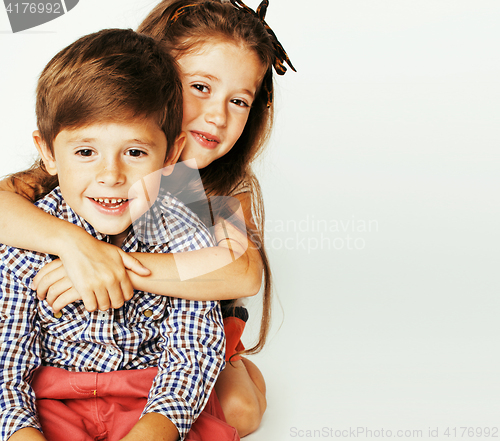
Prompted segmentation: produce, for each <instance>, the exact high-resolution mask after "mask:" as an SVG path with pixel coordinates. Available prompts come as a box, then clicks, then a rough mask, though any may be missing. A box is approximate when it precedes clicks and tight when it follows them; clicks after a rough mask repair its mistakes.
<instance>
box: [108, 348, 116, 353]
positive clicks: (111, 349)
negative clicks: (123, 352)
mask: <svg viewBox="0 0 500 441" xmlns="http://www.w3.org/2000/svg"><path fill="white" fill-rule="evenodd" d="M107 351H108V353H110V354H114V353H115V350H114V349H113V348H108V349H107Z"/></svg>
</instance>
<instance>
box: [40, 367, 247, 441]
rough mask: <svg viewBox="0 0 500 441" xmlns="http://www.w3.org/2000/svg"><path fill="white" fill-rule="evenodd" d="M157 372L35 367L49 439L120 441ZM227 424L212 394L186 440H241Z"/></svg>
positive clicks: (44, 425) (134, 421) (131, 423)
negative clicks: (82, 370)
mask: <svg viewBox="0 0 500 441" xmlns="http://www.w3.org/2000/svg"><path fill="white" fill-rule="evenodd" d="M156 372H157V369H156V368H148V369H140V370H128V371H115V372H107V373H99V374H98V373H94V372H69V371H66V370H64V369H59V368H54V367H41V368H39V369H37V370H36V371H35V374H34V377H33V381H32V386H33V389H34V391H35V394H36V397H37V408H38V413H39V418H40V423H41V425H42V428H43V431H44V434H45V437H46V438H47V439H48V440H49V441H68V440H71V441H101V440H102V441H104V440H106V441H118V440H119V439H121V438H123V437H124V436H125V435H126V434H127V433H128V432H129V431H130V429H132V427H133V426H134V424H135V423H136V422H137V421H138V420H139V417H140V415H141V413H142V410H143V409H144V406H145V405H146V401H147V396H148V392H149V389H150V388H151V384H152V382H153V379H154V377H155V376H156ZM225 421H226V420H225V418H224V414H223V413H222V408H221V406H220V403H219V400H218V399H217V396H216V395H215V392H213V393H212V395H211V396H210V398H209V400H208V403H207V405H206V407H205V410H204V411H203V412H202V413H201V415H200V416H199V418H198V419H197V420H196V421H195V423H194V424H193V426H192V427H191V430H190V431H189V433H188V435H187V437H186V438H185V440H186V441H238V440H239V439H240V438H239V436H238V433H237V431H236V429H235V428H234V427H231V426H230V425H229V424H227V423H226V422H225Z"/></svg>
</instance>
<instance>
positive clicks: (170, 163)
mask: <svg viewBox="0 0 500 441" xmlns="http://www.w3.org/2000/svg"><path fill="white" fill-rule="evenodd" d="M186 138H187V135H186V132H181V134H180V135H179V136H178V137H177V139H176V140H175V141H174V145H173V146H171V147H169V150H170V153H169V154H168V157H167V159H165V163H164V164H163V169H162V171H161V174H162V175H163V176H169V175H170V174H171V173H172V172H173V171H174V166H175V164H176V163H177V161H178V160H179V157H180V156H181V153H182V149H183V148H184V145H185V144H186Z"/></svg>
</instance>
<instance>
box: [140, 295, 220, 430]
mask: <svg viewBox="0 0 500 441" xmlns="http://www.w3.org/2000/svg"><path fill="white" fill-rule="evenodd" d="M161 332H162V337H163V339H164V348H163V349H164V350H163V353H162V355H161V357H160V361H159V364H158V374H157V376H156V378H155V380H154V382H153V386H152V388H151V391H150V393H149V397H148V403H147V405H146V407H145V409H144V412H143V414H146V413H151V412H157V413H160V414H162V415H164V416H166V417H167V418H168V419H169V420H170V421H172V422H173V423H174V424H175V426H176V427H177V429H178V431H179V435H180V437H181V439H184V437H185V436H186V434H187V432H188V431H189V429H190V427H191V424H192V423H193V422H194V421H195V420H196V418H197V417H198V416H199V414H200V412H201V411H202V410H203V408H204V406H205V404H206V402H207V400H208V397H209V396H210V393H211V391H212V388H213V386H214V384H215V381H216V379H217V377H218V375H219V373H220V371H221V370H222V368H223V367H224V349H225V348H224V346H225V340H224V331H223V325H222V316H221V313H220V306H219V303H218V302H200V301H190V300H184V299H177V298H171V299H170V304H169V307H168V317H167V319H166V320H165V321H164V322H163V324H162V329H161Z"/></svg>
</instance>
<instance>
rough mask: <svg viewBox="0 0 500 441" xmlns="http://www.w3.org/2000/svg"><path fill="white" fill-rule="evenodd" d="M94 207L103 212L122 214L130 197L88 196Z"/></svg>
mask: <svg viewBox="0 0 500 441" xmlns="http://www.w3.org/2000/svg"><path fill="white" fill-rule="evenodd" d="M88 199H89V200H90V201H91V202H93V203H94V204H95V206H96V208H97V209H98V210H99V211H101V212H103V213H105V214H122V213H123V212H124V211H125V209H126V208H127V206H128V205H129V202H130V199H122V198H91V197H89V198H88Z"/></svg>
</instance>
